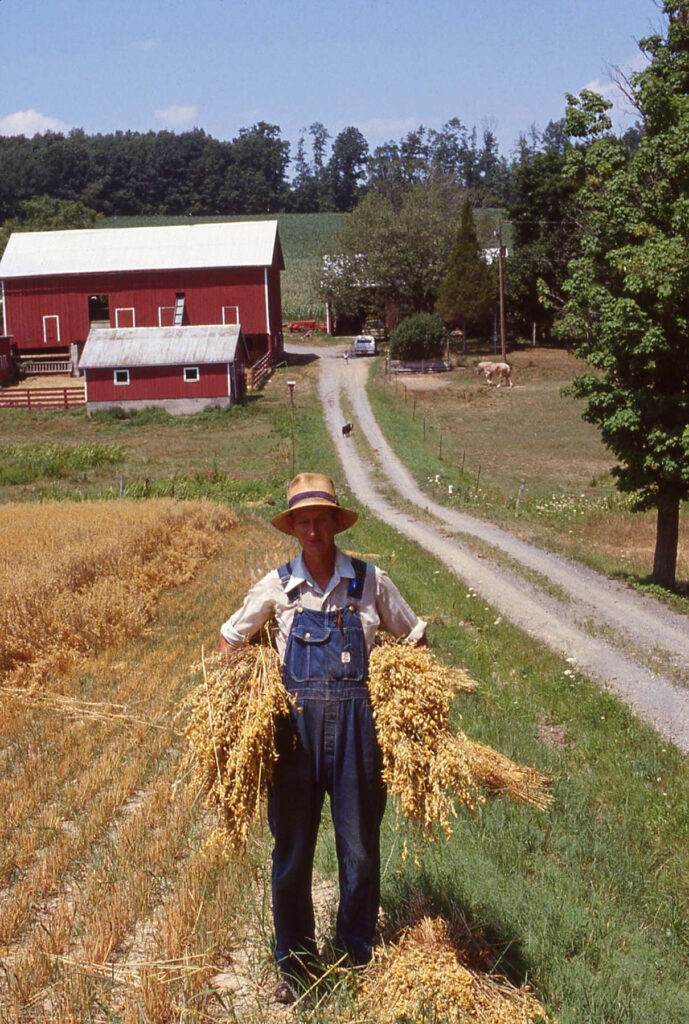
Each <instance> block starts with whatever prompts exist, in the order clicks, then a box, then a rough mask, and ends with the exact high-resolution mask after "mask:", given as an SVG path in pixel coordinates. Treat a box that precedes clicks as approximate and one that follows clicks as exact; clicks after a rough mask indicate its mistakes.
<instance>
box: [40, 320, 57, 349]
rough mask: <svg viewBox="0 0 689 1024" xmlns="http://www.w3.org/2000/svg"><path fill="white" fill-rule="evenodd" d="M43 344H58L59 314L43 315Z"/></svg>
mask: <svg viewBox="0 0 689 1024" xmlns="http://www.w3.org/2000/svg"><path fill="white" fill-rule="evenodd" d="M43 344H44V345H59V344H60V317H59V316H44V317H43Z"/></svg>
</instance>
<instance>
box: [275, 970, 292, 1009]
mask: <svg viewBox="0 0 689 1024" xmlns="http://www.w3.org/2000/svg"><path fill="white" fill-rule="evenodd" d="M296 998H297V995H296V992H295V991H294V989H293V988H292V985H291V983H290V980H289V978H286V977H285V976H284V975H282V976H281V977H280V980H279V981H278V983H277V985H276V986H275V991H274V992H273V999H274V1000H275V1002H276V1003H284V1004H285V1005H288V1004H289V1003H293V1002H294V1001H295V999H296Z"/></svg>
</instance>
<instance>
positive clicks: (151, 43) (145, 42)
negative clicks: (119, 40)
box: [134, 39, 158, 53]
mask: <svg viewBox="0 0 689 1024" xmlns="http://www.w3.org/2000/svg"><path fill="white" fill-rule="evenodd" d="M134 46H135V49H137V50H141V51H142V53H148V52H149V51H150V50H155V49H156V48H157V46H158V40H157V39H139V41H138V42H137V43H135V44H134Z"/></svg>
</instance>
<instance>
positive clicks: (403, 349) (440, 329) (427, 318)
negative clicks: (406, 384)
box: [390, 313, 447, 359]
mask: <svg viewBox="0 0 689 1024" xmlns="http://www.w3.org/2000/svg"><path fill="white" fill-rule="evenodd" d="M446 344H447V332H446V330H445V325H444V323H443V322H442V320H441V319H440V317H439V316H436V314H435V313H416V314H415V315H414V316H409V317H407V318H406V320H403V321H402V323H401V324H400V325H399V327H396V328H395V330H394V331H393V332H392V334H391V335H390V355H391V356H392V358H393V359H437V358H439V357H441V356H442V354H443V352H444V350H445V345H446Z"/></svg>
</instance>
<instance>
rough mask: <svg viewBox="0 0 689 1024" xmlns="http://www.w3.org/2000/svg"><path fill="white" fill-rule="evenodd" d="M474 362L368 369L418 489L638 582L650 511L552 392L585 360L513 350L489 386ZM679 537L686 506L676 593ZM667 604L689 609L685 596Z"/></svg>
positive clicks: (645, 573) (688, 570)
mask: <svg viewBox="0 0 689 1024" xmlns="http://www.w3.org/2000/svg"><path fill="white" fill-rule="evenodd" d="M479 358H486V354H485V353H484V352H480V351H477V352H475V353H474V354H473V355H471V356H466V357H462V356H461V355H457V356H455V357H454V361H455V362H456V363H457V366H456V367H455V369H454V370H453V371H452V372H451V373H449V374H445V375H443V379H442V380H440V379H437V380H432V379H431V380H429V379H428V378H413V377H408V378H406V379H404V378H401V377H400V378H398V379H395V378H394V377H392V378H390V379H389V380H388V379H386V377H385V374H384V367H383V362H382V360H378V362H377V364H376V366H375V368H374V370H373V372H372V375H371V378H370V380H369V384H368V395H369V398H370V400H371V403H372V405H373V408H374V410H375V414H376V418H377V419H378V422H379V423H380V426H381V429H382V431H383V433H384V434H385V436H386V437H387V439H388V441H389V442H390V443H391V445H392V447H393V448H394V450H395V451H396V453H397V455H398V456H399V457H400V458H401V459H402V460H403V462H404V463H405V465H406V466H407V467H408V468H409V470H410V471H411V472H412V474H413V475H414V477H415V479H416V480H417V482H418V483H419V485H420V487H421V488H422V489H423V490H425V491H426V492H427V493H429V494H430V495H431V496H432V497H433V498H434V499H435V500H437V501H438V502H440V503H441V504H443V503H444V504H446V505H449V506H452V507H455V508H458V509H461V510H466V511H468V512H471V513H473V514H475V515H478V516H480V517H482V518H485V519H490V520H493V521H496V522H499V523H505V524H508V525H509V527H510V529H511V530H513V531H514V532H515V533H518V534H519V535H520V536H522V537H523V538H524V539H526V540H531V541H533V542H535V543H539V544H542V545H544V546H546V547H550V548H551V549H553V550H557V551H561V552H563V553H565V554H568V555H570V556H571V557H574V558H576V559H577V560H579V561H583V562H585V563H587V564H589V565H591V566H592V567H593V568H596V569H598V570H600V571H602V572H604V573H605V574H606V575H609V576H616V577H619V578H621V579H625V580H628V581H629V582H632V583H633V584H634V585H637V586H639V587H642V586H646V585H647V584H648V580H649V575H650V572H651V568H652V559H653V543H654V537H655V519H654V514H653V513H652V512H647V513H635V512H633V511H632V508H631V503H630V500H629V498H628V497H627V496H624V495H621V494H620V493H619V492H618V491H616V490H615V487H614V482H613V478H612V476H611V474H610V469H611V466H612V465H613V458H612V456H611V454H610V452H609V451H608V450H607V449H606V448H605V447H604V445H603V444H602V442H601V439H600V435H599V433H598V431H597V430H596V428H595V427H594V426H593V425H592V424H589V423H585V422H584V420H583V419H582V418H581V405H580V404H579V403H577V402H575V401H574V400H573V399H571V398H563V397H562V396H561V394H560V389H561V388H562V386H563V385H564V384H566V383H568V382H569V381H571V379H572V377H573V376H574V374H575V373H579V372H581V371H582V366H581V364H580V363H578V362H577V361H576V360H575V359H574V357H573V356H571V355H569V354H568V353H567V352H565V351H561V350H548V349H532V348H530V347H526V348H523V349H517V350H515V351H513V352H511V353H510V355H509V360H510V363H511V364H512V365H513V366H514V368H515V374H514V376H515V387H514V388H512V389H509V388H504V387H503V388H500V389H497V388H489V387H487V386H486V384H485V382H484V381H483V380H481V379H479V378H478V377H477V376H476V373H475V370H474V367H475V365H476V362H477V361H478V359H479ZM436 385H437V386H436ZM450 488H451V490H450ZM520 490H521V494H520ZM685 539H689V507H687V505H686V504H685V506H683V511H682V514H681V525H680V556H679V560H678V591H680V592H681V591H684V592H687V591H688V590H689V559H688V558H687V554H686V547H685V544H684V540H685ZM673 600H674V603H675V606H676V607H677V608H678V609H679V610H683V611H685V612H686V611H689V602H687V601H686V600H685V599H684V598H682V597H681V593H680V596H679V597H677V598H673Z"/></svg>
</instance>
